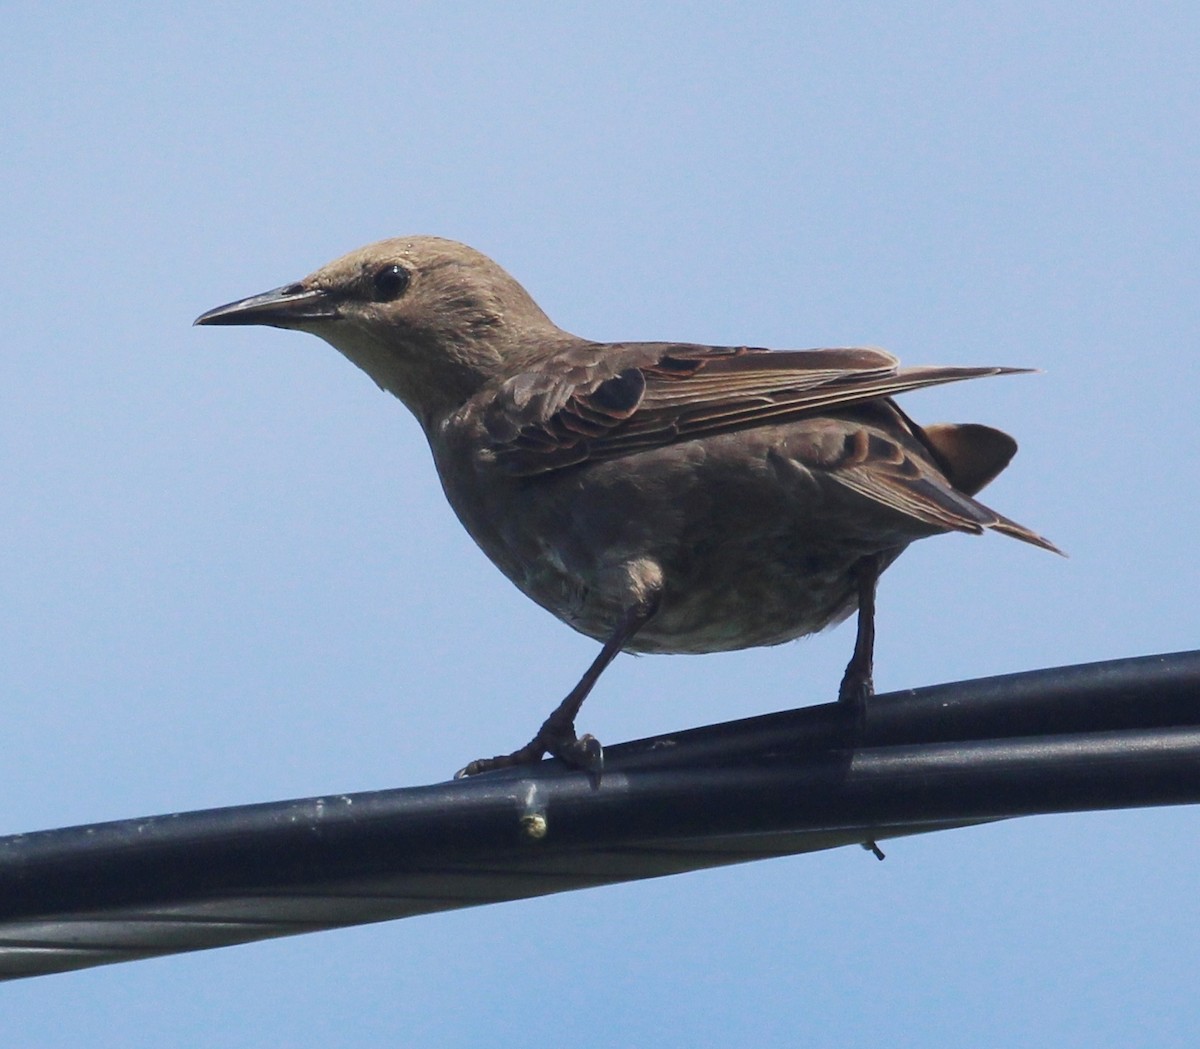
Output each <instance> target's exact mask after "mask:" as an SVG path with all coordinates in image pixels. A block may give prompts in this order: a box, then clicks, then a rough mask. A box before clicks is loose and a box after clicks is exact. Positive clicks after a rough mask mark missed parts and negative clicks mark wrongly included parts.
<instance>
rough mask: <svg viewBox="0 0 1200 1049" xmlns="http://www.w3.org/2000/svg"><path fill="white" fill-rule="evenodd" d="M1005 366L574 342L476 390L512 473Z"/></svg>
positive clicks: (779, 419) (841, 353)
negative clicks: (908, 364)
mask: <svg viewBox="0 0 1200 1049" xmlns="http://www.w3.org/2000/svg"><path fill="white" fill-rule="evenodd" d="M1019 370H1022V369H1016V368H952V367H919V368H901V367H899V362H898V361H897V360H896V358H895V357H893V356H892V355H891V354H890V353H886V352H885V351H883V350H877V349H869V348H852V349H829V350H761V349H750V348H746V347H710V346H692V345H679V344H673V343H629V344H617V345H611V346H605V345H603V344H584V345H581V346H579V347H576V348H574V349H572V350H570V351H567V352H566V353H563V354H560V355H559V356H558V357H556V358H554V359H553V360H552V361H550V362H548V363H547V364H546V365H544V366H542V367H540V368H537V369H535V370H531V371H527V372H523V373H521V374H519V375H516V376H514V377H512V378H510V379H508V380H506V381H505V382H504V383H502V384H501V385H500V386H499V387H498V388H495V389H493V390H491V391H488V392H487V394H486V400H487V407H486V409H485V412H484V425H485V427H486V429H487V432H488V435H489V436H490V437H491V439H492V443H493V450H494V451H495V454H496V456H497V458H498V459H499V460H501V461H503V462H504V463H505V464H506V465H507V466H508V468H509V469H511V470H512V471H513V472H514V473H517V474H522V475H529V474H539V473H545V472H548V471H552V470H559V469H562V468H564V467H567V466H573V465H575V464H576V463H581V462H585V461H589V460H591V461H596V460H601V459H611V458H615V457H617V456H622V455H628V454H629V453H631V452H635V451H638V450H640V449H643V448H651V447H656V446H659V445H664V444H671V443H674V442H675V441H683V440H688V439H690V438H693V437H704V436H708V435H711V434H718V433H727V432H730V431H733V430H742V429H746V428H749V427H753V426H761V425H764V424H768V423H783V422H789V421H791V420H793V419H797V418H801V417H803V416H811V415H815V414H819V413H823V412H829V411H833V410H836V409H839V408H845V407H847V406H850V405H853V404H858V403H861V402H863V401H871V400H876V399H879V398H883V397H889V396H892V395H893V394H898V393H903V392H905V391H906V390H915V389H919V388H920V387H923V386H936V385H939V384H941V383H947V382H957V381H959V380H962V379H974V378H978V377H981V376H986V375H999V374H1003V373H1006V372H1013V371H1019Z"/></svg>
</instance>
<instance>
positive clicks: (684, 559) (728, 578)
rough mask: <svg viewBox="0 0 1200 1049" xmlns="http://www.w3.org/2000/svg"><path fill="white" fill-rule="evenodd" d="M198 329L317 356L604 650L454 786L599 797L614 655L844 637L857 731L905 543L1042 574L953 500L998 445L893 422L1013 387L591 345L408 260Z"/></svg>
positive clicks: (963, 502)
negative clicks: (301, 335)
mask: <svg viewBox="0 0 1200 1049" xmlns="http://www.w3.org/2000/svg"><path fill="white" fill-rule="evenodd" d="M194 323H195V324H198V325H268V326H271V327H276V328H284V329H290V330H296V331H301V332H308V333H310V334H313V335H317V336H319V337H320V338H322V339H324V340H325V341H326V342H328V343H330V344H331V345H332V346H333V347H334V348H335V349H337V350H338V351H339V352H341V353H342V354H343V355H344V356H345V357H346V358H348V359H349V360H350V361H351V362H352V363H353V364H355V365H357V366H358V367H359V368H360V369H361V370H362V371H364V372H366V374H367V375H368V376H369V377H370V378H371V379H372V380H373V381H374V382H375V383H376V385H378V386H379V387H380V389H382V390H384V391H386V392H388V393H391V394H393V395H394V396H395V397H397V398H398V399H399V400H400V401H402V402H403V403H404V405H405V406H406V407H407V408H408V409H409V410H410V411H411V412H412V414H413V415H414V416H415V417H416V419H417V421H418V422H419V424H420V426H421V428H422V430H423V431H424V434H425V437H426V439H427V440H428V443H429V447H430V450H431V452H432V454H433V460H434V463H435V466H436V469H437V472H438V476H439V479H440V481H441V484H442V487H443V490H444V492H445V495H446V497H447V499H448V500H449V502H450V505H451V506H452V507H453V509H454V511H455V513H456V514H457V516H458V518H459V520H460V521H461V522H462V524H463V525H464V526H465V528H466V530H467V532H468V533H469V534H470V535H471V537H472V538H473V539H474V540H475V542H476V543H477V544H478V545H479V546H480V548H482V550H483V551H484V553H485V554H486V555H487V556H488V557H489V558H490V559H491V561H492V562H493V563H494V564H495V565H496V566H497V567H498V568H499V569H500V570H501V571H502V572H503V573H504V575H506V576H507V577H508V578H509V579H510V580H511V581H512V582H513V583H515V584H516V586H517V587H518V588H519V589H520V590H521V591H522V592H523V593H525V594H526V595H527V596H528V597H530V598H532V599H533V600H534V601H536V602H537V603H538V604H539V605H541V606H542V607H543V608H545V609H547V610H548V611H549V612H551V613H553V614H554V615H555V616H557V617H558V618H559V619H560V620H562V621H563V622H564V623H566V624H568V625H569V626H571V627H573V628H574V629H575V630H577V631H580V632H581V633H583V634H585V635H587V636H588V637H591V638H594V639H595V640H597V641H599V642H600V644H601V647H600V651H599V653H598V655H597V656H596V657H595V660H594V661H593V662H592V663H591V665H590V666H589V667H588V668H587V670H586V671H585V672H584V674H583V675H582V677H581V678H580V679H579V681H578V682H577V683H576V684H575V686H574V687H573V688H571V690H570V691H569V692H568V693H567V694H566V696H565V697H564V698H563V700H562V701H561V702H560V703H559V704H558V705H557V706H556V707H555V708H554V710H553V711H552V712H551V714H550V715H549V717H547V718H546V719H545V721H544V722H543V723H542V725H541V727H540V728H539V729H538V731H537V733H536V734H535V735H534V737H533V738H532V739H531V740H530V741H529V742H528V743H527V744H525V745H524V746H521V747H518V748H517V749H515V750H513V751H511V752H509V753H504V754H499V755H496V756H494V757H489V758H480V759H476V760H475V761H472V762H470V763H469V764H468V765H467V766H466V767H465V768H463V769H462V770H460V772H459V775H460V776H463V775H467V776H470V775H477V774H480V773H484V772H489V771H493V770H496V769H501V768H508V767H513V766H524V765H530V764H533V763H536V762H539V761H541V760H542V759H543V758H544V757H545V756H546V755H550V756H552V757H557V758H559V759H561V760H562V761H564V762H565V763H566V764H567V765H568V766H570V767H572V768H575V769H579V770H583V771H585V772H588V773H589V774H592V775H594V776H598V775H599V773H600V771H601V770H602V768H603V760H604V754H603V747H602V746H601V745H600V743H599V742H598V741H597V740H596V739H595V737H594V736H592V735H590V734H586V733H585V734H583V735H577V730H576V724H575V723H576V719H577V717H578V714H579V711H580V708H581V706H582V704H583V702H584V700H585V699H586V698H587V696H588V694H589V693H590V692H591V691H592V688H593V686H594V685H595V684H596V682H597V680H598V679H599V677H600V676H601V674H602V673H603V671H604V670H605V668H606V667H607V666H608V665H609V664H610V663H611V662H612V660H613V659H614V658H615V657H616V656H617V655H618V654H619V653H621V652H634V653H708V652H721V651H729V650H735V649H745V648H752V647H757V646H766V645H777V644H781V643H783V642H787V641H791V640H793V639H795V638H799V637H802V636H804V635H807V634H812V633H814V632H817V631H820V630H823V629H825V628H826V627H829V626H831V625H833V624H836V623H839V622H841V621H843V620H845V619H847V618H848V617H849V616H850V615H852V614H854V613H855V612H857V634H856V638H855V645H854V649H853V654H852V656H851V659H850V661H849V663H848V664H847V667H846V671H845V674H844V675H843V677H842V680H841V684H840V686H839V689H838V696H837V699H838V703H839V704H840V707H838V708H835V709H842V710H844V711H846V712H847V714H848V716H849V717H850V719H851V720H852V721H853V722H855V723H858V724H861V721H862V717H863V713H864V711H865V709H866V705H867V704H868V703H869V701H870V699H871V697H872V695H873V694H874V684H873V666H874V640H875V593H876V585H877V583H878V580H879V576H880V574H881V573H882V572H883V571H884V570H885V569H886V568H887V567H888V566H889V565H890V564H891V563H892V562H893V561H894V560H895V559H896V558H897V557H898V556H899V555H900V553H901V552H902V551H903V550H904V549H905V548H906V547H907V546H908V545H909V544H910V543H911V542H914V541H915V540H917V539H922V538H926V537H929V536H933V535H937V534H940V533H947V532H965V533H972V534H980V533H983V532H987V531H994V532H998V533H1001V534H1003V535H1007V536H1011V537H1013V538H1015V539H1019V540H1022V541H1024V542H1026V543H1029V544H1032V545H1033V546H1036V547H1040V548H1042V549H1045V550H1049V551H1053V552H1056V553H1059V552H1061V551H1059V550H1058V548H1057V547H1056V546H1055V545H1054V544H1053V543H1051V542H1050V541H1049V540H1048V539H1045V538H1043V537H1042V536H1040V535H1038V534H1037V533H1036V532H1033V531H1031V530H1030V529H1028V528H1026V527H1025V526H1023V525H1021V524H1018V523H1017V522H1015V521H1013V520H1011V519H1009V518H1007V517H1005V516H1004V515H1002V514H1000V513H998V512H996V511H995V510H992V509H990V508H989V507H987V506H985V505H984V504H982V503H981V502H979V501H977V500H976V499H975V495H976V494H977V493H978V492H979V491H980V490H981V489H982V488H983V487H984V486H985V485H986V484H988V482H990V481H991V480H992V479H993V478H994V477H996V475H997V474H999V473H1000V472H1001V471H1002V470H1003V469H1004V468H1005V467H1006V466H1007V465H1008V463H1009V461H1010V460H1011V458H1012V456H1013V455H1014V453H1015V452H1016V449H1017V445H1016V442H1015V441H1014V440H1013V438H1012V437H1010V436H1009V435H1008V434H1006V433H1004V432H1002V431H1000V430H997V429H994V428H992V427H989V426H984V425H981V424H976V423H963V424H949V423H940V424H934V425H926V426H921V425H918V424H917V423H916V422H914V421H913V420H912V419H911V418H910V417H909V416H908V415H907V414H906V413H905V412H904V411H903V410H902V409H901V408H900V407H899V405H898V404H897V403H896V401H895V400H894V398H895V397H896V396H897V395H899V394H902V393H905V392H908V391H910V390H916V389H920V388H922V387H929V386H936V385H940V384H944V383H951V382H958V381H961V380H966V379H975V378H982V377H987V376H997V375H1007V374H1015V373H1018V372H1024V371H1029V370H1030V369H1027V368H1011V367H998V366H997V367H955V366H908V367H904V366H901V365H900V362H899V360H898V359H897V358H896V357H895V356H893V355H892V354H891V353H888V352H887V351H885V350H882V349H878V348H874V347H869V346H857V347H838V348H827V349H824V348H823V349H796V350H791V349H768V348H762V347H755V346H710V345H701V344H694V343H686V342H597V341H592V340H589V339H585V338H582V337H580V336H577V335H573V334H571V333H569V332H567V331H564V330H563V329H561V328H559V327H558V326H557V325H556V324H555V323H554V322H553V321H552V320H551V319H550V318H549V317H548V316H547V315H546V313H545V312H543V310H542V309H541V307H540V306H538V304H537V303H536V302H535V301H534V299H533V298H532V297H531V295H530V294H529V293H528V292H527V291H526V290H525V288H524V287H522V286H521V285H520V284H519V283H518V282H517V281H516V280H515V279H514V278H513V277H512V276H511V275H510V274H509V273H508V272H506V271H505V270H504V269H503V268H502V267H501V266H500V265H499V264H497V263H496V262H494V261H493V260H492V259H490V258H489V257H488V256H486V255H484V254H482V253H481V252H479V251H477V250H475V249H473V248H471V247H468V246H467V245H465V244H461V243H458V242H456V241H453V240H447V239H444V238H441V237H434V236H425V235H421V236H407V237H397V238H392V239H388V240H382V241H379V242H377V243H374V244H369V245H367V246H365V247H362V248H359V249H357V250H355V251H352V252H350V253H348V254H346V255H343V256H342V257H340V258H338V259H335V260H334V261H333V262H330V263H328V264H327V265H325V266H322V267H321V268H320V269H317V270H316V271H314V272H313V273H311V274H310V275H309V276H307V277H305V278H303V279H302V280H299V281H296V282H294V283H291V284H286V285H283V286H282V287H278V288H275V289H273V290H271V291H267V292H264V293H262V294H259V295H253V296H251V297H249V298H243V299H239V300H237V301H234V302H230V303H227V304H226V305H223V306H218V307H216V308H214V309H211V310H208V311H207V312H205V313H203V314H201V315H200V316H199V317H197V318H196V320H195V322H194Z"/></svg>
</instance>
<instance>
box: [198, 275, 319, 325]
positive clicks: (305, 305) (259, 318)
mask: <svg viewBox="0 0 1200 1049" xmlns="http://www.w3.org/2000/svg"><path fill="white" fill-rule="evenodd" d="M340 316H341V314H340V313H339V312H338V308H337V303H336V302H335V301H334V299H333V297H332V296H331V295H330V294H329V293H328V292H326V291H322V290H321V289H319V288H306V287H305V286H304V285H303V284H287V285H284V287H282V288H275V289H274V290H273V291H264V292H263V293H262V294H261V295H251V296H250V298H248V299H238V301H237V302H229V303H226V304H225V305H224V306H218V307H216V308H215V309H211V310H209V311H208V312H207V313H202V314H200V316H199V317H197V318H196V319H195V320H194V321H193V322H192V323H193V324H269V325H270V326H271V327H273V328H300V327H303V326H304V325H305V323H307V322H308V321H317V320H335V319H336V318H338V317H340Z"/></svg>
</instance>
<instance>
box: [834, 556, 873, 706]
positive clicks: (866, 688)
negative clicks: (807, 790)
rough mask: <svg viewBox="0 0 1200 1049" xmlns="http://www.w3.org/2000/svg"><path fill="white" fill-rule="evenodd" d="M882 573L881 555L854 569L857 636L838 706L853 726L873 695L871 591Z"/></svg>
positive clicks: (843, 678) (858, 564) (863, 561)
mask: <svg viewBox="0 0 1200 1049" xmlns="http://www.w3.org/2000/svg"><path fill="white" fill-rule="evenodd" d="M882 571H883V555H881V554H870V555H868V556H867V557H863V558H860V559H859V561H858V563H857V564H856V565H855V566H854V582H855V586H856V587H857V589H858V636H857V637H856V638H855V639H854V654H853V655H852V656H851V657H850V662H849V663H847V664H846V673H845V674H843V675H842V685H841V688H839V689H838V702H840V703H844V704H846V707H847V709H848V710H850V711H851V713H852V715H853V717H854V721H855V724H856V725H858V726H860V727H861V726H862V723H863V721H864V718H865V715H866V708H867V700H869V699H870V698H871V697H872V696H873V695H875V682H874V680H873V675H874V669H875V587H876V585H877V584H878V582H879V574H880V572H882Z"/></svg>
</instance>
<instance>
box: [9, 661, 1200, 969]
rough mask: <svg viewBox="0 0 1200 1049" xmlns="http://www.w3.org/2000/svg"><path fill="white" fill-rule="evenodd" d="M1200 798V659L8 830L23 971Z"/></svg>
mask: <svg viewBox="0 0 1200 1049" xmlns="http://www.w3.org/2000/svg"><path fill="white" fill-rule="evenodd" d="M1197 801H1200V652H1186V653H1178V654H1174V655H1160V656H1145V657H1141V658H1137V659H1125V660H1117V661H1112V662H1106V663H1093V664H1088V665H1084V666H1074V667H1062V668H1057V669H1052V670H1040V671H1032V672H1028V673H1023V674H1014V675H1008V676H1004V677H995V678H986V679H981V680H977V681H966V682H958V683H955V684H947V685H936V686H931V687H927V688H921V689H914V690H911V691H907V692H897V693H891V694H888V695H881V696H877V697H875V698H874V700H873V701H872V702H871V703H870V704H869V707H868V711H867V717H866V722H865V725H859V726H855V725H853V724H852V723H851V719H848V718H847V717H846V716H845V714H844V713H843V711H842V709H841V708H840V707H839V706H838V705H837V704H827V705H824V706H815V707H806V708H803V709H800V710H793V711H786V712H783V713H778V714H768V715H764V716H762V717H757V718H750V719H746V720H743V721H734V722H728V723H726V724H721V725H713V726H709V727H706V728H698V729H690V730H687V731H684V732H679V733H675V734H671V735H665V736H658V737H654V738H652V739H644V740H639V741H637V742H633V743H626V744H621V745H618V746H613V747H610V748H608V749H607V750H606V751H605V770H604V775H603V777H602V779H601V781H600V782H599V783H598V784H596V783H594V782H592V780H591V779H589V777H588V776H587V775H585V774H583V773H579V772H573V771H571V770H567V769H565V768H563V767H562V766H561V765H559V764H558V763H557V762H552V761H546V762H542V763H541V764H539V765H537V766H533V767H530V768H526V769H507V770H503V771H500V772H495V773H491V774H487V775H483V776H478V777H475V778H472V779H467V780H454V781H450V782H447V783H439V784H434V785H431V786H425V787H408V788H402V789H397V790H386V791H375V792H371V793H362V794H346V795H335V796H328V797H318V798H306V799H301V800H296V801H286V802H273V803H269V804H258V805H246V806H237V807H233V808H224V809H212V810H207V811H199V812H188V813H178V814H173V815H164V816H152V817H148V818H145V819H131V820H120V821H117V822H112V823H101V824H95V825H92V826H86V827H70V828H65V829H61V830H47V831H38V832H34V833H30V834H20V835H14V836H11V837H7V838H0V978H5V979H12V978H17V977H23V976H33V975H39V974H44V973H51V972H61V971H65V970H70V969H78V968H85V967H87V966H92V965H102V964H106V963H111V962H119V961H129V960H132V959H136V958H145V957H150V956H154V955H160V954H169V953H173V952H179V951H189V950H202V949H205V948H209V947H220V946H226V945H229V944H234V943H244V942H248V941H251V940H258V939H265V938H267V937H272V936H285V935H289V934H294V933H301V932H311V931H314V930H318V929H327V928H333V927H337V926H345V925H354V924H360V923H365V922H374V921H385V920H388V919H392V918H402V917H408V916H410V915H415V914H427V913H430V912H434V911H441V910H450V909H454V908H459V907H469V906H475V905H479V904H485V903H494V902H498V901H501V900H513V899H521V898H527V897H533V896H540V895H545V894H548V893H555V892H565V891H569V890H572V889H578V888H584V887H587V886H594V885H603V884H608V883H612V882H620V881H631V880H636V879H640V878H651V877H659V876H662V875H667V874H675V873H679V872H682V871H690V870H698V869H701V868H706V867H716V866H721V865H725V864H731V863H740V862H745V861H748V860H755V859H762V858H766V857H771V856H782V855H790V854H796V853H804V852H812V851H816V850H820V849H829V848H835V847H838V846H842V845H854V844H859V845H863V846H864V847H867V848H869V849H872V851H875V852H876V854H877V855H879V852H878V846H877V845H876V842H878V841H883V840H886V839H888V838H894V837H898V836H901V835H907V834H917V833H928V832H931V831H936V830H945V829H949V828H952V827H962V826H969V825H972V824H977V823H983V822H988V821H992V820H998V819H1007V818H1011V817H1015V816H1026V815H1032V814H1036V813H1050V812H1072V811H1082V810H1088V809H1109V808H1130V807H1137V806H1147V805H1179V804H1194V803H1196V802H1197Z"/></svg>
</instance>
